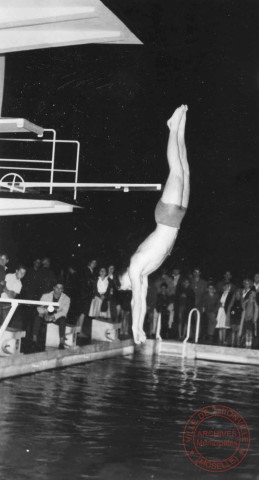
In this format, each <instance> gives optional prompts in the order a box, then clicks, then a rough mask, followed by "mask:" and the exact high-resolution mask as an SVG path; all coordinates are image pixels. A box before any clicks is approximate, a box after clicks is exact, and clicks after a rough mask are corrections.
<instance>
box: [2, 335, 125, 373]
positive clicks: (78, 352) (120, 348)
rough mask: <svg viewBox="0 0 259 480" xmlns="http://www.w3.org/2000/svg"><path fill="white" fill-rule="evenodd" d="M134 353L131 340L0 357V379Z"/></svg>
mask: <svg viewBox="0 0 259 480" xmlns="http://www.w3.org/2000/svg"><path fill="white" fill-rule="evenodd" d="M132 353H134V345H133V341H132V340H122V341H121V340H115V341H113V342H94V343H91V344H90V345H85V346H82V347H79V346H76V347H72V348H68V349H65V350H58V349H56V348H49V349H47V350H46V351H44V352H37V353H28V354H19V355H11V356H8V357H0V379H4V378H9V377H16V376H20V375H27V374H31V373H36V372H42V371H45V370H52V369H57V368H64V367H68V366H71V365H78V364H81V363H87V362H92V361H94V360H102V359H105V358H111V357H115V356H118V355H122V356H124V355H131V354H132Z"/></svg>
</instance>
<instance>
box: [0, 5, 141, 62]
mask: <svg viewBox="0 0 259 480" xmlns="http://www.w3.org/2000/svg"><path fill="white" fill-rule="evenodd" d="M88 43H119V44H123V43H126V44H141V41H140V40H139V39H138V38H137V37H136V36H135V35H134V34H133V33H132V32H131V31H130V30H129V29H128V28H127V26H126V25H125V24H124V23H123V22H122V21H121V20H119V19H118V18H117V17H116V15H114V14H113V13H112V12H111V11H110V10H109V9H108V8H107V7H106V6H105V5H104V4H103V3H102V2H101V1H100V0H26V2H25V3H23V4H22V5H21V0H9V1H8V2H5V4H4V5H0V54H4V53H10V52H17V51H22V50H35V49H40V48H50V47H64V46H69V45H84V44H88Z"/></svg>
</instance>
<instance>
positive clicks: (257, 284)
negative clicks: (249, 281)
mask: <svg viewBox="0 0 259 480" xmlns="http://www.w3.org/2000/svg"><path fill="white" fill-rule="evenodd" d="M253 286H254V289H255V291H256V292H259V273H255V275H254V284H253Z"/></svg>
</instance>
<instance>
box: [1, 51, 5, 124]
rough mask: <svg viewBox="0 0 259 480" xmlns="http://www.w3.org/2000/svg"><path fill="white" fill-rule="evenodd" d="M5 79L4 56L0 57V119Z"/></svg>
mask: <svg viewBox="0 0 259 480" xmlns="http://www.w3.org/2000/svg"><path fill="white" fill-rule="evenodd" d="M4 79H5V55H0V117H1V116H2V104H3V98H4Z"/></svg>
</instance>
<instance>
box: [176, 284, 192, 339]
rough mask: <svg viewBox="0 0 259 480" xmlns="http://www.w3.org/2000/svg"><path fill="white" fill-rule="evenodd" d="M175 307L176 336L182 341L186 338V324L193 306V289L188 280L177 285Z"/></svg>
mask: <svg viewBox="0 0 259 480" xmlns="http://www.w3.org/2000/svg"><path fill="white" fill-rule="evenodd" d="M177 305H178V308H179V310H178V335H179V339H180V340H183V339H184V338H185V337H186V332H187V323H188V317H189V313H190V311H191V309H192V308H194V306H195V294H194V291H193V289H192V288H191V286H190V281H189V279H188V278H186V279H185V280H183V282H182V283H181V285H179V289H178V295H177Z"/></svg>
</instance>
